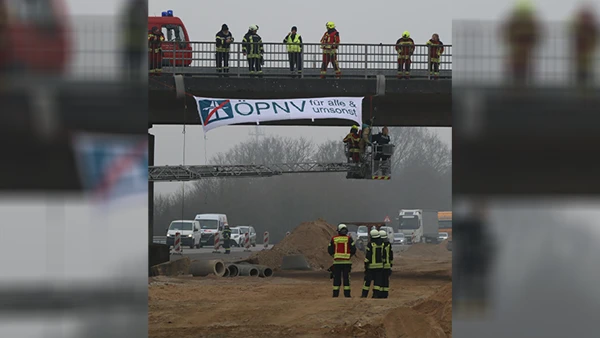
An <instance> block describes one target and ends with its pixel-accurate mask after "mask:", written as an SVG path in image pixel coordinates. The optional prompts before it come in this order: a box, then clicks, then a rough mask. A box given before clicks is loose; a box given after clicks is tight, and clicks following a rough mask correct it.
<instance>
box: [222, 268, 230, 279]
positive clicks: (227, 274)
mask: <svg viewBox="0 0 600 338" xmlns="http://www.w3.org/2000/svg"><path fill="white" fill-rule="evenodd" d="M223 277H229V269H227V268H225V272H224V273H223Z"/></svg>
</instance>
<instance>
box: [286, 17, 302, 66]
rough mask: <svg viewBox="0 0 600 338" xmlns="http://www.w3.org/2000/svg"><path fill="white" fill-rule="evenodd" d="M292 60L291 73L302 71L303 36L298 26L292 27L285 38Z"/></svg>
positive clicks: (289, 56)
mask: <svg viewBox="0 0 600 338" xmlns="http://www.w3.org/2000/svg"><path fill="white" fill-rule="evenodd" d="M283 43H285V44H286V47H287V51H288V58H289V60H290V73H291V74H292V76H294V75H296V74H301V73H302V37H301V36H300V34H298V28H297V27H296V26H294V27H292V30H291V32H289V33H288V35H287V36H286V37H285V38H284V39H283Z"/></svg>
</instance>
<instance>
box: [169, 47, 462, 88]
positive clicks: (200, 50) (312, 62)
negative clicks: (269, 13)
mask: <svg viewBox="0 0 600 338" xmlns="http://www.w3.org/2000/svg"><path fill="white" fill-rule="evenodd" d="M171 43H173V42H167V44H168V45H165V46H164V47H163V73H164V72H167V73H171V72H172V73H177V74H189V75H200V76H205V75H212V76H214V75H218V73H217V71H216V45H215V42H212V41H211V42H174V43H173V44H175V47H176V48H177V49H176V50H175V53H173V50H172V49H169V48H172V47H170V46H172V45H170V44H171ZM263 45H264V64H263V71H264V76H282V75H283V76H291V74H290V69H289V59H288V52H287V47H286V44H284V43H267V42H265V43H263ZM395 46H396V45H394V44H340V46H339V48H338V53H337V59H338V64H339V66H340V68H341V70H342V76H343V77H347V76H351V77H355V76H360V77H365V78H368V77H374V76H376V75H386V76H394V77H395V76H396V74H397V70H398V54H397V52H396V50H395ZM190 47H191V50H187V51H186V48H188V49H189V48H190ZM429 48H430V47H429V46H427V45H415V51H414V54H413V55H412V57H411V61H412V64H411V71H412V72H411V77H413V78H414V77H421V78H427V77H428V76H429V71H428V70H429V61H430V58H429ZM322 58H323V53H322V49H321V44H319V43H304V44H303V50H302V68H303V74H302V76H303V77H307V76H308V77H312V76H319V75H320V74H319V71H320V68H321V63H322ZM168 65H175V66H174V67H173V66H168ZM229 68H230V73H229V75H230V76H248V75H249V69H248V62H247V59H246V57H245V56H244V55H243V53H242V44H241V43H239V42H236V43H233V44H232V45H231V50H230V53H229ZM332 74H333V71H332V66H331V65H329V67H328V75H332ZM451 77H452V45H445V46H444V53H443V54H442V55H441V57H440V78H446V79H448V78H451Z"/></svg>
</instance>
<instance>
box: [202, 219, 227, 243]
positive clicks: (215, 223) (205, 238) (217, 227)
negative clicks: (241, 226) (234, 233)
mask: <svg viewBox="0 0 600 338" xmlns="http://www.w3.org/2000/svg"><path fill="white" fill-rule="evenodd" d="M195 220H196V221H198V222H200V232H201V234H202V236H201V241H202V245H214V244H215V234H216V233H217V232H219V233H220V232H221V231H223V229H224V228H225V225H228V224H229V223H227V215H225V214H199V215H196V218H195Z"/></svg>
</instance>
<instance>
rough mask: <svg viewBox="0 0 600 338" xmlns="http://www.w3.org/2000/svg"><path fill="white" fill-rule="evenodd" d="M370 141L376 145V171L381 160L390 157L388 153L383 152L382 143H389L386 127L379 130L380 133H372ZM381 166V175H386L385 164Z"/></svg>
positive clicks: (383, 160)
mask: <svg viewBox="0 0 600 338" xmlns="http://www.w3.org/2000/svg"><path fill="white" fill-rule="evenodd" d="M372 141H373V143H374V144H376V146H375V171H377V170H379V168H380V167H381V162H385V161H387V160H389V159H390V156H389V155H384V154H383V145H385V144H390V135H389V129H388V127H383V129H382V130H381V133H379V134H376V135H373V139H372ZM381 168H382V175H387V174H388V172H387V168H386V166H383V167H381Z"/></svg>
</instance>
